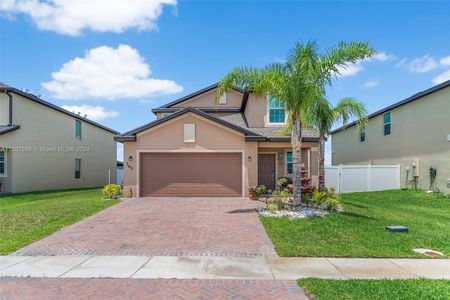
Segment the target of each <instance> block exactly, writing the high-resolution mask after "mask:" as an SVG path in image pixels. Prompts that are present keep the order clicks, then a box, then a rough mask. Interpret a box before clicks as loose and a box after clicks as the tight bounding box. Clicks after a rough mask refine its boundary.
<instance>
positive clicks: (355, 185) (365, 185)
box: [325, 165, 400, 193]
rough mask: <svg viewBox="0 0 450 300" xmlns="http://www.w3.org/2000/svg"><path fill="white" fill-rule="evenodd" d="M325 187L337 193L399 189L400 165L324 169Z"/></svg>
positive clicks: (341, 166) (342, 166) (344, 166)
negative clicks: (333, 189) (334, 188)
mask: <svg viewBox="0 0 450 300" xmlns="http://www.w3.org/2000/svg"><path fill="white" fill-rule="evenodd" d="M325 186H326V187H330V186H334V187H336V191H337V192H338V193H351V192H369V191H382V190H392V189H399V188H400V165H339V166H331V167H325Z"/></svg>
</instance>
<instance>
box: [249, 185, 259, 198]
mask: <svg viewBox="0 0 450 300" xmlns="http://www.w3.org/2000/svg"><path fill="white" fill-rule="evenodd" d="M248 196H249V197H250V199H252V200H256V199H258V192H257V191H256V186H252V187H250V188H249V189H248Z"/></svg>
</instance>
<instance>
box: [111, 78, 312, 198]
mask: <svg viewBox="0 0 450 300" xmlns="http://www.w3.org/2000/svg"><path fill="white" fill-rule="evenodd" d="M217 86H218V84H214V85H211V86H209V87H207V88H204V89H202V90H200V91H197V92H195V93H193V94H190V95H188V96H185V97H183V98H181V99H178V100H176V101H173V102H171V103H168V104H167V105H164V106H161V107H158V108H155V109H153V110H152V111H153V112H154V113H155V114H156V116H157V119H156V120H155V121H153V122H151V123H148V124H146V125H143V126H141V127H139V128H136V129H133V130H130V131H128V132H125V133H123V134H121V135H119V136H117V137H116V140H117V141H120V142H122V143H123V144H124V190H125V192H126V195H128V196H235V197H243V196H247V195H248V190H249V187H251V186H257V185H260V184H263V185H265V186H267V187H268V188H269V189H274V188H275V183H276V180H277V179H278V178H279V177H283V176H288V177H290V176H291V172H292V160H291V159H292V152H291V145H290V137H288V136H280V132H281V130H282V129H283V127H284V126H285V124H286V119H287V113H286V110H285V108H284V106H283V105H282V104H281V103H279V102H278V101H276V100H274V99H271V100H269V101H266V98H265V97H264V98H263V97H259V96H257V95H255V94H252V93H248V92H244V91H241V90H232V91H230V92H228V93H226V94H225V95H224V96H223V97H222V98H221V99H220V100H219V101H218V102H216V101H215V94H216V90H217ZM317 145H318V134H317V132H316V131H314V130H309V129H305V130H304V138H303V146H302V158H303V161H304V162H305V171H306V172H307V173H308V174H307V175H309V177H312V180H313V182H314V184H317V171H318V158H317Z"/></svg>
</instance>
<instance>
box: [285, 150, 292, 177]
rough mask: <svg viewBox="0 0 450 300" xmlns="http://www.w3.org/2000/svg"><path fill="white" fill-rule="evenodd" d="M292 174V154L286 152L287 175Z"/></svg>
mask: <svg viewBox="0 0 450 300" xmlns="http://www.w3.org/2000/svg"><path fill="white" fill-rule="evenodd" d="M291 174H292V152H291V151H288V152H286V175H291Z"/></svg>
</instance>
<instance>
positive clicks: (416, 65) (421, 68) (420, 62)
mask: <svg viewBox="0 0 450 300" xmlns="http://www.w3.org/2000/svg"><path fill="white" fill-rule="evenodd" d="M396 67H397V68H405V69H407V70H409V72H410V73H426V72H430V71H433V70H435V69H436V68H437V67H438V63H437V62H436V60H435V59H434V58H433V57H431V56H430V55H428V54H427V55H424V56H422V57H418V58H415V59H413V60H412V61H411V62H408V60H407V59H406V58H403V59H402V60H401V61H400V62H399V63H398V64H397V65H396Z"/></svg>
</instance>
